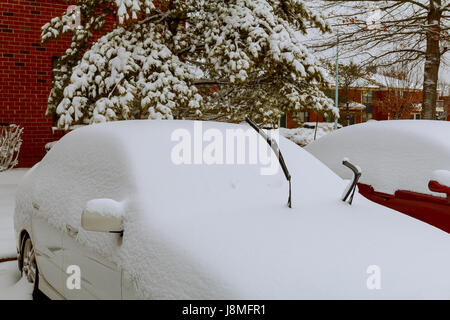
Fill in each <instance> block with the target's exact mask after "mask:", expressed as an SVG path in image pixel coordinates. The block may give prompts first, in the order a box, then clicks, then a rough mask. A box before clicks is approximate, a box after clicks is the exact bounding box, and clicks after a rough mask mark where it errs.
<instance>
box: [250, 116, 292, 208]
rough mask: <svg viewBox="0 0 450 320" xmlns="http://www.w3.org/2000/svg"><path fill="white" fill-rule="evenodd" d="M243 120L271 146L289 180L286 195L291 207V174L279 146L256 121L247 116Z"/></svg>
mask: <svg viewBox="0 0 450 320" xmlns="http://www.w3.org/2000/svg"><path fill="white" fill-rule="evenodd" d="M245 121H247V123H248V124H249V125H250V126H251V127H252V128H253V129H255V130H256V132H258V133H259V134H260V135H261V136H262V137H263V138H264V139H265V140H266V141H267V143H268V144H269V146H270V147H271V148H272V150H273V152H275V154H276V156H277V158H278V161H279V162H280V166H281V168H282V169H283V172H284V176H285V177H286V179H287V181H288V182H289V197H288V203H287V205H288V207H289V208H292V202H291V192H292V187H291V174H290V173H289V170H288V168H287V166H286V163H285V162H284V158H283V155H282V154H281V151H280V148H279V147H278V144H277V142H276V141H275V140H274V139H273V138H271V137H269V136H268V135H267V134H266V133H265V132H264V130H263V129H261V128H260V127H258V125H257V124H256V123H254V122H253V121H252V120H251V119H250V118H249V117H245Z"/></svg>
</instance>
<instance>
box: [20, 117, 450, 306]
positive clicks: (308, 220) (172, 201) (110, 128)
mask: <svg viewBox="0 0 450 320" xmlns="http://www.w3.org/2000/svg"><path fill="white" fill-rule="evenodd" d="M193 123H194V122H191V121H124V122H116V123H108V124H98V125H93V126H89V127H85V128H81V129H77V130H75V131H73V132H71V133H70V134H68V135H66V136H65V137H64V138H62V140H61V141H60V142H59V143H57V144H56V145H55V146H54V147H53V148H52V149H51V150H50V152H49V153H48V154H47V155H46V156H45V158H44V159H43V160H42V162H41V163H40V164H39V166H38V167H37V168H36V169H35V170H33V171H32V172H30V174H29V175H27V177H26V178H25V180H24V181H23V183H22V184H21V185H20V187H19V190H18V195H17V200H16V216H15V225H16V228H17V226H19V225H20V224H21V222H22V221H23V220H24V219H29V217H30V215H31V214H38V215H41V216H42V217H44V218H46V219H47V220H48V222H49V223H50V224H52V225H54V226H56V227H57V228H59V230H61V232H65V228H64V226H65V224H66V223H69V224H71V225H73V226H75V227H78V228H79V230H80V232H79V234H78V238H77V240H78V241H79V242H80V243H83V244H85V245H87V246H89V247H91V248H93V249H94V250H96V251H97V252H98V253H101V254H102V255H104V256H106V257H108V259H110V260H111V261H112V262H115V263H117V264H118V265H119V266H120V267H121V268H123V269H124V270H125V272H124V276H125V278H126V282H127V283H128V284H129V285H130V286H133V287H135V288H136V290H137V291H138V292H139V293H140V295H141V296H142V297H143V298H150V299H224V298H227V299H314V298H323V299H334V298H338V299H345V298H350V299H356V298H358V299H361V298H373V299H379V298H447V299H448V298H450V290H449V289H450V275H449V273H448V270H450V253H449V251H448V248H449V247H450V237H449V236H448V234H446V233H444V232H442V231H440V230H438V229H435V228H433V227H431V226H429V225H426V224H424V223H422V222H419V221H416V220H414V219H411V218H409V217H407V216H405V215H403V214H400V213H397V212H394V211H392V210H389V209H387V208H384V207H381V206H379V205H376V204H374V203H371V202H369V201H368V200H366V199H364V198H363V197H361V196H359V195H356V197H355V199H354V205H353V206H349V205H348V204H346V203H343V202H342V201H341V200H340V195H341V193H342V190H343V189H344V187H345V185H346V183H345V182H344V181H343V180H342V179H341V178H339V177H338V176H337V175H335V174H334V173H332V172H331V171H330V170H329V169H327V168H326V167H325V166H324V165H323V164H322V163H320V162H319V161H317V160H316V159H314V157H313V156H311V155H310V154H309V153H307V152H306V151H304V150H302V149H301V148H299V147H298V146H297V145H295V144H294V143H292V142H290V141H288V140H286V139H284V138H281V140H280V148H281V150H282V152H283V155H284V157H285V160H286V163H287V166H288V167H289V169H290V172H291V175H292V179H293V191H292V192H293V209H289V208H287V206H286V200H287V188H288V186H287V183H286V181H285V179H284V176H283V173H282V170H279V171H278V173H276V174H275V175H270V176H263V175H261V174H260V170H259V169H260V166H259V165H194V164H193V165H176V164H174V163H173V162H172V161H171V158H170V155H171V152H172V148H173V145H174V142H173V141H171V134H172V132H173V131H174V130H177V129H180V128H183V129H186V130H188V131H189V132H192V131H193ZM203 128H204V129H205V130H206V129H210V128H212V129H217V130H219V131H220V132H225V131H226V129H230V128H232V129H235V128H242V129H245V130H246V129H248V128H249V127H247V126H236V125H230V124H223V123H214V122H204V123H203ZM102 198H109V199H113V200H115V201H117V202H120V203H123V206H124V211H125V212H126V213H125V216H124V230H125V231H124V235H123V241H122V244H121V245H120V246H119V245H117V241H116V240H117V239H116V237H118V235H110V234H102V233H95V232H87V231H84V230H82V229H81V227H80V215H81V212H82V210H83V209H84V208H85V206H86V203H87V202H88V201H90V200H92V199H102ZM32 201H39V205H40V210H39V211H37V212H36V211H34V212H33V210H32V205H31V202H32ZM373 265H377V266H379V267H380V270H381V276H382V278H381V279H382V280H381V281H382V282H381V283H382V289H381V290H369V289H368V288H367V284H366V282H367V278H368V276H369V275H368V274H367V270H368V268H369V267H370V266H373Z"/></svg>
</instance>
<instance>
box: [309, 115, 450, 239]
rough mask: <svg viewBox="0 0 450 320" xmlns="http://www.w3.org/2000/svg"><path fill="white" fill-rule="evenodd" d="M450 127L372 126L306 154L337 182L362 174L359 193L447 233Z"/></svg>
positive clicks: (326, 140) (330, 138) (329, 139)
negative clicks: (355, 170) (353, 171)
mask: <svg viewBox="0 0 450 320" xmlns="http://www.w3.org/2000/svg"><path fill="white" fill-rule="evenodd" d="M449 137H450V122H446V121H425V120H422V121H414V120H397V121H372V122H368V123H364V124H358V125H353V126H349V127H345V128H343V129H340V130H337V131H335V132H333V133H331V134H329V135H327V136H325V137H322V138H321V139H319V140H317V141H315V142H313V143H311V144H310V145H308V146H307V147H306V150H307V151H309V152H310V153H311V154H313V155H314V156H315V157H316V158H317V159H319V160H320V161H322V162H323V163H325V164H326V165H327V166H328V167H329V168H330V169H332V170H333V171H334V172H336V173H337V174H338V175H339V176H340V177H342V178H344V179H345V178H349V171H348V169H346V168H345V167H343V166H342V159H343V158H349V159H350V160H351V161H352V162H354V163H356V164H357V165H359V166H360V167H361V169H362V172H363V173H362V176H361V178H360V183H359V184H358V185H359V192H360V193H361V194H363V195H364V196H365V197H367V198H368V199H370V200H373V201H375V202H377V203H379V204H382V205H385V206H387V207H390V208H393V209H395V210H398V211H401V212H403V213H405V214H408V215H410V216H412V217H415V218H417V219H419V220H422V221H424V222H427V223H429V224H431V225H433V226H436V227H438V228H440V229H442V230H445V231H446V232H449V233H450V139H449Z"/></svg>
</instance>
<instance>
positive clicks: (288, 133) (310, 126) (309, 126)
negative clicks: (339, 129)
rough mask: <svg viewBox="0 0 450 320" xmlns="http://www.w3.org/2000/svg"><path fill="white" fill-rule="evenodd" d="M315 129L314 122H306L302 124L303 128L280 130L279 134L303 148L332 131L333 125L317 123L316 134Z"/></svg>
mask: <svg viewBox="0 0 450 320" xmlns="http://www.w3.org/2000/svg"><path fill="white" fill-rule="evenodd" d="M339 126H340V125H339ZM315 128H316V123H315V122H306V123H304V124H303V128H294V129H287V128H280V134H281V135H282V136H283V137H285V138H287V139H289V140H291V141H292V142H294V143H296V144H298V145H299V146H300V147H305V146H307V145H308V144H310V143H311V142H313V141H315V140H318V139H320V138H321V137H323V136H324V135H326V134H328V133H330V132H331V131H333V130H334V123H327V122H321V123H319V124H318V126H317V132H316V130H315ZM314 136H315V140H314Z"/></svg>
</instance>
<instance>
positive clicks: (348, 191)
mask: <svg viewBox="0 0 450 320" xmlns="http://www.w3.org/2000/svg"><path fill="white" fill-rule="evenodd" d="M342 164H343V165H344V166H346V167H347V168H349V169H350V170H352V172H353V179H352V181H351V182H350V183H349V184H348V186H347V188H345V190H344V194H343V195H342V201H344V202H346V201H347V200H348V201H347V202H348V203H349V204H350V205H351V204H352V203H353V196H354V195H355V191H356V187H357V185H358V181H359V178H361V175H362V172H361V169H360V168H359V167H358V166H356V165H354V164H352V163H351V162H350V160H348V159H347V158H344V159H343V160H342Z"/></svg>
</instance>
